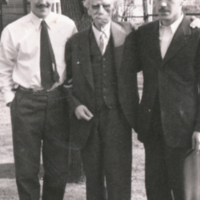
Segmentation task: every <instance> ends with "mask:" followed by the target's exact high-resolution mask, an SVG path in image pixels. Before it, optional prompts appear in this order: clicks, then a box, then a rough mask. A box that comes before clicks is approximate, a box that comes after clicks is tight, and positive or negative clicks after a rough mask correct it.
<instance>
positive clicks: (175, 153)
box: [122, 0, 200, 200]
mask: <svg viewBox="0 0 200 200" xmlns="http://www.w3.org/2000/svg"><path fill="white" fill-rule="evenodd" d="M182 3H183V0H171V1H166V0H162V1H159V0H157V1H156V6H157V7H158V13H159V20H158V21H155V22H152V23H149V24H146V25H144V26H142V27H140V28H139V29H138V30H137V32H134V33H131V34H130V35H129V36H128V37H127V41H126V43H125V52H124V55H125V57H124V62H123V68H122V69H123V70H124V71H128V72H129V73H127V72H126V76H125V78H126V80H129V82H128V81H127V82H126V84H124V85H126V86H125V87H126V88H128V87H130V82H131V79H130V78H128V77H130V75H131V74H134V72H135V71H134V70H135V68H138V70H142V71H143V76H144V87H143V95H142V99H141V104H140V108H139V119H138V121H139V123H138V138H139V140H140V141H142V142H143V143H144V147H145V153H146V164H145V168H146V169H145V170H146V174H145V181H146V191H147V198H148V200H161V199H162V200H165V199H166V200H170V199H172V196H173V198H174V199H175V200H183V199H184V179H183V166H184V160H185V157H186V154H187V151H188V150H189V149H191V148H192V147H193V148H194V147H195V148H197V149H198V148H199V141H200V99H199V98H200V97H199V93H198V89H199V86H200V30H199V29H196V28H195V29H192V28H191V27H190V23H191V21H190V20H189V19H188V18H187V17H185V16H184V15H183V14H182V11H181V10H182ZM136 55H137V58H136ZM131 67H132V68H131ZM131 70H132V71H131ZM122 73H125V72H122ZM122 75H123V74H122ZM124 75H125V74H124ZM124 75H123V76H124ZM132 90H133V89H132ZM192 145H193V146H192Z"/></svg>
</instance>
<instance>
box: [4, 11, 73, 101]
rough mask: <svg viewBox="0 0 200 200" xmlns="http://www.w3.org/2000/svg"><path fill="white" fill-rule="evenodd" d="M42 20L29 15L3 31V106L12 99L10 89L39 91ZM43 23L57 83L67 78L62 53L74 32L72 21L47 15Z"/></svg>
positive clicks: (51, 14)
mask: <svg viewBox="0 0 200 200" xmlns="http://www.w3.org/2000/svg"><path fill="white" fill-rule="evenodd" d="M41 21H42V19H40V18H38V17H37V16H36V15H34V14H33V13H32V12H31V13H30V14H28V15H26V16H24V17H22V18H20V19H18V20H17V21H15V22H13V23H11V24H9V25H8V26H7V27H6V28H5V29H4V30H3V32H2V37H1V43H0V88H1V90H2V93H3V95H4V98H5V101H6V103H9V102H11V101H12V100H13V98H14V93H13V91H12V88H13V87H14V86H17V85H21V86H23V87H25V88H31V89H42V86H41V77H40V32H41ZM45 21H46V23H47V25H48V32H49V37H50V40H51V44H52V48H53V51H54V54H55V59H56V64H57V70H58V73H59V76H60V79H59V82H57V83H55V84H54V85H53V87H52V89H53V88H56V87H57V86H58V85H60V84H62V83H63V82H64V80H65V77H66V64H65V59H64V51H65V44H66V41H67V40H68V39H69V38H70V37H71V36H72V35H73V34H74V33H76V32H77V29H76V26H75V24H74V22H73V21H72V20H71V19H69V18H68V17H66V16H63V15H58V14H55V13H52V12H51V13H50V14H49V15H48V16H47V17H46V18H45Z"/></svg>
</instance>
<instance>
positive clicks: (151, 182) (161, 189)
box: [144, 112, 188, 200]
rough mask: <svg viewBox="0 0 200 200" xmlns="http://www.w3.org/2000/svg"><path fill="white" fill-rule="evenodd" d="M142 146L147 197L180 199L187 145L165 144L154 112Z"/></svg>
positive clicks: (182, 191) (155, 199) (182, 196)
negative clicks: (172, 146)
mask: <svg viewBox="0 0 200 200" xmlns="http://www.w3.org/2000/svg"><path fill="white" fill-rule="evenodd" d="M155 114H156V115H155ZM144 147H145V156H146V159H145V184H146V193H147V199H148V200H161V199H162V200H172V199H174V200H184V185H183V184H184V179H183V166H184V160H185V158H186V154H187V151H188V148H171V147H169V146H167V145H166V143H165V140H164V133H163V130H162V125H161V120H160V113H158V112H157V113H154V115H153V118H152V124H151V128H150V131H149V132H148V136H147V139H146V141H145V143H144Z"/></svg>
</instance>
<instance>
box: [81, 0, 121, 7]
mask: <svg viewBox="0 0 200 200" xmlns="http://www.w3.org/2000/svg"><path fill="white" fill-rule="evenodd" d="M110 1H111V2H112V3H113V7H114V8H115V9H116V8H118V7H119V6H120V5H121V4H122V3H123V0H110ZM90 2H91V0H84V1H83V5H84V6H85V7H86V8H87V9H89V8H90Z"/></svg>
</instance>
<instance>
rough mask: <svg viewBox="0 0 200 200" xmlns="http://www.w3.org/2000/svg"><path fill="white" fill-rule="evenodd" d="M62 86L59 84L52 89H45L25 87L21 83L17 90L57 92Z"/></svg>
mask: <svg viewBox="0 0 200 200" xmlns="http://www.w3.org/2000/svg"><path fill="white" fill-rule="evenodd" d="M61 88H62V85H59V86H58V87H56V88H54V89H52V90H45V89H35V88H25V87H23V86H21V85H19V87H18V88H17V90H20V91H23V92H27V93H34V94H35V93H51V92H55V91H58V90H60V89H61Z"/></svg>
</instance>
